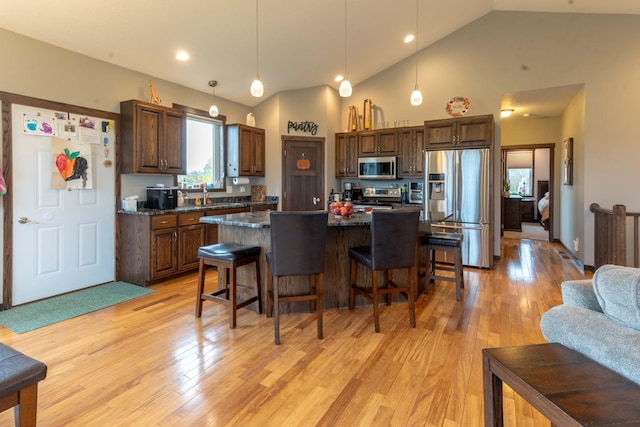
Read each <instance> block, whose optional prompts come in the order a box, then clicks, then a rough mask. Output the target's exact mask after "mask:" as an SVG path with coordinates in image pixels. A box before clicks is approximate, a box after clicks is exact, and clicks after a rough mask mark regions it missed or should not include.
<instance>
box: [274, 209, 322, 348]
mask: <svg viewBox="0 0 640 427" xmlns="http://www.w3.org/2000/svg"><path fill="white" fill-rule="evenodd" d="M269 218H270V223H271V251H270V252H267V253H266V257H267V265H268V267H269V276H268V280H267V316H268V317H270V316H271V312H272V310H273V318H274V322H273V323H274V342H275V343H276V344H280V303H283V302H295V301H309V305H310V307H309V308H310V309H311V311H312V312H313V311H314V310H315V312H316V317H317V325H318V338H319V339H322V338H323V332H322V276H323V272H324V253H325V246H326V240H327V239H326V237H327V222H328V213H327V212H324V211H308V212H271V214H270V216H269ZM285 276H308V277H309V292H308V293H302V294H300V293H296V294H295V295H286V296H285V295H281V292H280V278H282V277H285Z"/></svg>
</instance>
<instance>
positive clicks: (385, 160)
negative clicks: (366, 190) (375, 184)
mask: <svg viewBox="0 0 640 427" xmlns="http://www.w3.org/2000/svg"><path fill="white" fill-rule="evenodd" d="M397 163H398V158H397V157H358V178H361V179H396V177H397V176H396V174H397Z"/></svg>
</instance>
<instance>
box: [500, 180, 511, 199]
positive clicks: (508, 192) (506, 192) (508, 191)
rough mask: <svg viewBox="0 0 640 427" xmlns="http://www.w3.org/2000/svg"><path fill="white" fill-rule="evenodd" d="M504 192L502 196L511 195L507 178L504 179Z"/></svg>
mask: <svg viewBox="0 0 640 427" xmlns="http://www.w3.org/2000/svg"><path fill="white" fill-rule="evenodd" d="M503 186H504V192H503V194H502V195H503V196H504V197H509V196H510V195H511V184H510V183H509V180H508V179H505V180H504V184H503Z"/></svg>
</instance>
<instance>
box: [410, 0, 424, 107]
mask: <svg viewBox="0 0 640 427" xmlns="http://www.w3.org/2000/svg"><path fill="white" fill-rule="evenodd" d="M418 3H419V0H416V52H415V54H414V56H415V59H416V86H415V87H414V88H413V92H411V105H415V106H418V105H422V92H420V88H419V87H418Z"/></svg>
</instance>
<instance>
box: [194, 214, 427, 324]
mask: <svg viewBox="0 0 640 427" xmlns="http://www.w3.org/2000/svg"><path fill="white" fill-rule="evenodd" d="M200 222H201V223H205V224H218V239H219V241H220V242H236V243H240V244H246V245H255V246H260V247H261V248H262V252H261V254H260V271H261V282H262V283H261V286H262V291H263V292H262V295H263V300H264V301H263V307H266V295H267V292H266V289H267V286H266V284H267V275H268V271H269V270H268V268H267V261H266V258H265V253H266V252H269V251H270V250H271V228H270V223H269V212H268V211H265V212H247V213H237V214H229V215H220V216H205V217H202V218H200ZM370 224H371V215H368V214H364V213H354V214H353V215H351V217H350V218H336V217H335V216H334V215H329V219H328V230H327V243H326V247H325V264H324V265H325V268H324V279H323V289H324V292H323V306H324V308H325V309H346V308H348V307H349V285H350V284H349V280H350V276H349V268H350V265H349V248H351V247H354V246H364V245H368V244H370V243H371V234H370V232H369V226H370ZM425 225H426V224H424V225H421V227H424V226H425ZM389 244H393V242H389ZM421 264H422V263H421ZM357 273H358V282H359V283H368V282H370V277H371V275H370V274H367V272H365V271H364V267H362V266H358V272H357ZM378 274H380V275H381V276H380V283H382V273H378ZM394 274H396V275H397V277H396V280H398V282H400V283H405V281H406V279H407V273H406V271H400V272H394ZM238 282H239V283H255V272H254V271H253V270H251V269H240V270H238ZM307 283H308V281H307V279H306V278H302V277H286V278H282V279H280V290H281V293H283V294H287V295H292V294H295V293H299V290H300V291H302V290H303V289H304V291H305V292H306V291H307V290H308V285H307ZM418 285H420V284H418ZM418 288H420V286H418ZM399 301H404V299H402V300H401V299H399ZM367 304H368V303H367V302H366V300H364V299H363V298H362V297H360V296H358V297H356V305H357V306H364V305H367ZM308 310H309V304H308V303H290V304H286V306H285V304H283V306H282V307H281V311H282V312H284V313H287V312H307V311H308Z"/></svg>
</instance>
